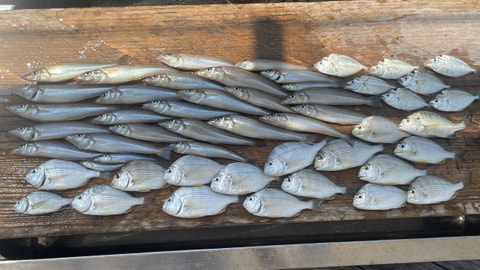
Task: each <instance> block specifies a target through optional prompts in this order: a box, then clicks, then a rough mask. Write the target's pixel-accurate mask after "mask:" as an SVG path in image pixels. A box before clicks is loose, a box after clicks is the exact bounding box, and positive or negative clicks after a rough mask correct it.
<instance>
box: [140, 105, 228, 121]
mask: <svg viewBox="0 0 480 270" xmlns="http://www.w3.org/2000/svg"><path fill="white" fill-rule="evenodd" d="M143 108H144V109H147V110H150V111H154V112H156V113H159V114H163V115H167V116H170V117H177V118H193V119H200V120H207V119H211V118H215V117H220V116H224V115H229V114H234V113H235V112H232V111H226V110H220V109H214V108H210V107H207V106H202V105H197V104H193V103H190V102H185V101H174V100H156V101H152V102H149V103H145V104H143Z"/></svg>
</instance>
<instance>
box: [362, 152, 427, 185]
mask: <svg viewBox="0 0 480 270" xmlns="http://www.w3.org/2000/svg"><path fill="white" fill-rule="evenodd" d="M426 174H427V170H419V169H416V168H415V167H413V166H412V165H410V164H408V163H407V162H405V161H403V160H401V159H398V158H396V157H394V156H392V155H388V154H382V155H377V156H374V157H372V158H371V159H369V160H368V161H367V162H366V163H365V164H363V165H362V167H360V170H359V171H358V178H359V179H360V180H363V181H367V182H370V183H374V184H381V185H407V184H409V183H410V182H412V181H413V180H414V179H415V178H417V177H419V176H422V175H426Z"/></svg>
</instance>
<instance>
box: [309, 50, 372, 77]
mask: <svg viewBox="0 0 480 270" xmlns="http://www.w3.org/2000/svg"><path fill="white" fill-rule="evenodd" d="M313 66H314V67H315V68H316V69H317V70H318V71H319V72H321V73H324V74H327V75H331V76H337V77H348V76H352V75H354V74H356V73H358V72H360V71H362V70H365V71H366V70H368V68H367V67H366V66H364V65H362V64H360V63H359V62H358V61H357V60H355V59H353V58H352V57H350V56H346V55H342V54H337V53H332V54H329V55H327V56H325V57H323V58H322V60H320V61H318V62H317V63H315V64H314V65H313Z"/></svg>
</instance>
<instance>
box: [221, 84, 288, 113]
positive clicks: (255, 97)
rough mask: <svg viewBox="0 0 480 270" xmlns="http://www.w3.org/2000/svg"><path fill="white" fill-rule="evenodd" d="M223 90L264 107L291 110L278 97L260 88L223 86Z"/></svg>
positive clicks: (281, 110) (284, 110) (278, 110)
mask: <svg viewBox="0 0 480 270" xmlns="http://www.w3.org/2000/svg"><path fill="white" fill-rule="evenodd" d="M225 90H226V91H227V92H228V93H229V94H231V95H233V96H234V97H236V98H239V99H241V100H245V101H247V102H248V103H251V104H253V105H256V106H259V107H262V108H265V109H269V110H273V111H277V112H292V110H290V108H288V107H286V106H283V105H282V104H280V101H281V99H280V98H279V97H276V96H273V95H270V94H268V93H265V92H263V91H262V90H258V89H253V88H246V87H225Z"/></svg>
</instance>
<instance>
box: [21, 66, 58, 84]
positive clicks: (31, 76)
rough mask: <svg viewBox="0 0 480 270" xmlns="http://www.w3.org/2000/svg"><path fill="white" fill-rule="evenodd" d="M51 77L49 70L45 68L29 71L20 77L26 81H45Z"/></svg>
mask: <svg viewBox="0 0 480 270" xmlns="http://www.w3.org/2000/svg"><path fill="white" fill-rule="evenodd" d="M50 77H51V74H50V72H48V70H47V69H46V68H42V69H39V70H35V71H32V72H29V73H27V74H25V75H23V76H22V79H24V80H27V81H36V82H47V81H49V79H50Z"/></svg>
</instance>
